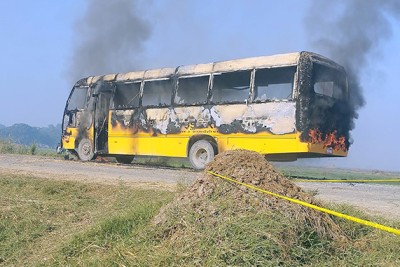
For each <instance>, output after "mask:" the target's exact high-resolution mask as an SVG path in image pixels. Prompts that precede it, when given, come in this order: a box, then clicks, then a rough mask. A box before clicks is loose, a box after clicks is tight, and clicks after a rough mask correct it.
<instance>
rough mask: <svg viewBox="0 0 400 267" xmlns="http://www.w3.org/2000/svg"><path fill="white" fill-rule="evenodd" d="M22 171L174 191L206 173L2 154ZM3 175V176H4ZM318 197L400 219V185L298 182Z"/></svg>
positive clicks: (4, 163)
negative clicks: (179, 184)
mask: <svg viewBox="0 0 400 267" xmlns="http://www.w3.org/2000/svg"><path fill="white" fill-rule="evenodd" d="M7 173H13V174H15V173H20V174H27V175H32V176H35V177H42V178H51V179H67V180H79V181H84V182H98V183H106V184H116V183H123V184H127V185H130V186H139V187H147V188H162V189H168V190H174V189H175V187H176V184H177V183H185V184H188V183H191V182H192V181H194V180H195V179H196V178H197V177H199V176H200V175H201V174H202V173H201V172H195V171H192V170H188V169H168V168H156V167H144V166H140V165H120V164H111V163H107V164H106V163H97V162H78V161H65V160H62V159H53V158H48V157H40V156H27V155H4V154H3V155H0V174H7ZM0 177H1V176H0ZM297 184H298V185H299V186H301V187H302V188H303V189H304V190H306V191H312V192H317V195H316V197H317V198H319V199H321V200H323V201H330V202H333V203H347V204H351V205H354V206H356V207H358V208H361V209H363V210H365V211H367V212H369V213H371V214H375V215H381V216H384V217H387V218H390V219H396V220H399V221H400V186H390V185H374V184H346V183H340V184H338V183H297Z"/></svg>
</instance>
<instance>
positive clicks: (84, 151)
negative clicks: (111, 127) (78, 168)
mask: <svg viewBox="0 0 400 267" xmlns="http://www.w3.org/2000/svg"><path fill="white" fill-rule="evenodd" d="M76 152H77V153H78V157H79V159H80V160H82V161H90V160H92V159H93V158H94V152H93V145H92V142H91V141H90V140H89V139H87V138H84V139H82V140H81V141H80V142H79V145H78V151H76Z"/></svg>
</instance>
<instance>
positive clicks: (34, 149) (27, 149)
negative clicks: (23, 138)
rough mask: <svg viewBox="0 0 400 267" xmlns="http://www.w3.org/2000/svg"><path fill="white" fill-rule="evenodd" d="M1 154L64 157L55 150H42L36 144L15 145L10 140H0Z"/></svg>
mask: <svg viewBox="0 0 400 267" xmlns="http://www.w3.org/2000/svg"><path fill="white" fill-rule="evenodd" d="M0 154H22V155H40V156H51V157H62V155H59V154H57V153H56V150H55V148H54V149H51V148H41V147H38V146H37V145H36V144H35V143H33V144H31V145H30V146H25V145H20V144H16V143H13V142H12V141H10V140H5V139H0Z"/></svg>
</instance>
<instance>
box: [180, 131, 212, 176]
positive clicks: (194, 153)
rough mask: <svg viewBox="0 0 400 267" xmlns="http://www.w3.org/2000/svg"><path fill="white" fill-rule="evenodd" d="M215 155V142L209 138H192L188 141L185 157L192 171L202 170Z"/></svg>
mask: <svg viewBox="0 0 400 267" xmlns="http://www.w3.org/2000/svg"><path fill="white" fill-rule="evenodd" d="M217 153H218V146H217V142H216V141H215V139H214V138H212V137H211V136H207V135H200V136H194V137H192V138H191V139H190V140H189V143H188V151H187V155H188V158H189V161H190V164H191V165H192V166H193V168H194V169H197V170H203V169H204V168H205V166H206V164H207V163H209V162H210V161H212V160H213V159H214V156H215V155H216V154H217Z"/></svg>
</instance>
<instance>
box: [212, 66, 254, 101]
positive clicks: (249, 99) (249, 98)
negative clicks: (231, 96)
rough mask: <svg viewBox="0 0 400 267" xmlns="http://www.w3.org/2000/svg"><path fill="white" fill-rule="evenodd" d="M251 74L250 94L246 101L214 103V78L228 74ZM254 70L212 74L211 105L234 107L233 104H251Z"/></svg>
mask: <svg viewBox="0 0 400 267" xmlns="http://www.w3.org/2000/svg"><path fill="white" fill-rule="evenodd" d="M245 71H249V72H250V80H249V93H248V96H247V98H246V99H245V100H243V101H224V102H213V100H212V98H213V94H214V77H215V76H218V75H222V74H226V73H236V72H245ZM253 73H254V68H253V69H240V70H233V71H225V72H214V73H212V74H211V84H210V88H209V101H208V103H209V104H210V105H214V106H215V105H232V104H246V105H247V104H249V103H251V100H252V92H253V78H254V74H253Z"/></svg>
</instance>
